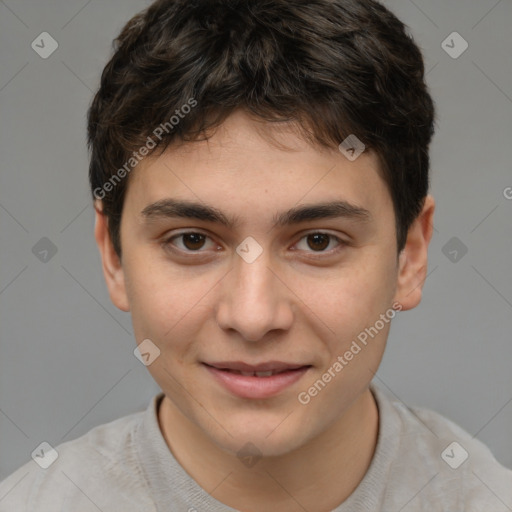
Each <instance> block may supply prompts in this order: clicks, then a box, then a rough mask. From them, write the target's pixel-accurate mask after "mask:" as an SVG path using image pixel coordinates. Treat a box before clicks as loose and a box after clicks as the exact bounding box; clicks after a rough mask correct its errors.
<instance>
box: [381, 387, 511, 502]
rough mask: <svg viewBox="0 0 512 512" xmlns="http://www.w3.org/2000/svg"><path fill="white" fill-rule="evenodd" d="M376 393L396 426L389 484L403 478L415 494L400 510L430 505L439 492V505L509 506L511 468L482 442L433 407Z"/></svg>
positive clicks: (407, 488)
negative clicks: (410, 403) (419, 505)
mask: <svg viewBox="0 0 512 512" xmlns="http://www.w3.org/2000/svg"><path fill="white" fill-rule="evenodd" d="M374 389H375V388H374ZM377 397H378V403H379V402H380V404H381V406H383V409H384V410H385V411H387V414H388V415H390V416H394V420H395V422H396V423H397V428H399V430H400V440H399V443H398V450H397V456H396V459H395V460H394V461H393V463H392V465H391V471H390V475H389V481H390V482H391V485H392V486H395V485H399V484H398V483H399V482H402V483H404V486H405V487H406V491H405V493H406V495H407V493H409V494H411V492H412V491H413V490H415V492H417V493H418V494H417V496H416V497H414V498H413V496H414V493H412V494H411V496H410V498H411V499H412V501H411V503H410V508H409V509H407V507H406V508H405V509H404V512H405V511H406V510H423V509H418V508H414V507H415V505H414V502H416V506H417V505H418V504H419V503H420V502H421V501H422V500H423V501H424V502H425V503H428V502H429V501H430V503H431V504H432V503H436V501H437V502H439V498H440V497H442V498H443V499H444V500H447V501H444V504H443V507H445V508H441V509H442V510H446V507H448V508H449V506H451V507H459V509H461V507H463V510H465V511H466V512H476V511H481V510H493V511H496V512H497V511H502V510H503V511H509V510H511V509H512V470H510V469H507V468H505V467H504V466H502V465H501V464H500V463H499V462H498V461H497V460H496V458H495V457H494V455H493V454H492V452H491V451H490V449H489V448H488V447H487V446H486V445H485V444H483V443H482V442H481V441H480V440H478V439H476V438H475V437H473V436H472V435H471V434H469V433H468V432H467V431H465V430H464V429H463V428H461V427H460V426H459V425H457V424H456V423H454V422H453V421H451V420H450V419H448V418H446V417H444V416H442V415H441V414H439V413H437V412H435V411H432V410H430V409H427V408H422V407H408V406H406V405H404V404H403V403H401V402H400V401H398V400H396V399H392V398H389V397H388V396H387V395H385V394H384V393H383V392H382V391H380V390H378V389H377ZM404 498H405V497H404ZM441 509H440V510H441ZM425 510H427V509H425ZM430 510H433V509H430Z"/></svg>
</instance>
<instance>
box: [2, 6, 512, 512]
mask: <svg viewBox="0 0 512 512" xmlns="http://www.w3.org/2000/svg"><path fill="white" fill-rule="evenodd" d="M116 43H117V44H116V50H115V54H114V56H113V57H112V59H111V60H110V62H109V63H108V64H107V66H106V67H105V70H104V72H103V75H102V79H101V87H100V89H99V91H98V93H97V94H96V96H95V98H94V101H93V103H92V106H91V108H90V111H89V119H88V134H89V144H90V149H91V153H92V154H91V165H90V180H91V188H92V192H93V196H94V200H95V208H96V227H95V236H96V241H97V243H98V247H99V250H100V253H101V257H102V261H103V272H104V275H105V279H106V283H107V286H108V289H109V292H110V297H111V299H112V301H113V303H114V304H115V305H116V306H117V307H118V308H120V309H121V310H123V311H130V313H131V316H132V320H133V326H134V331H135V336H136V342H137V345H138V355H139V357H140V359H141V361H142V362H144V364H146V365H147V367H148V370H149V371H150V373H151V375H152V376H153V377H154V379H155V380H156V382H157V383H158V385H159V386H160V387H161V389H162V391H163V392H162V393H161V394H160V395H158V396H156V397H155V398H154V399H153V400H152V402H151V404H150V405H149V407H148V409H147V410H146V412H141V413H136V414H132V415H130V416H127V417H124V418H120V419H118V420H116V421H114V422H112V423H109V424H106V425H102V426H99V427H97V428H95V429H93V430H91V431H90V432H89V433H88V434H86V435H85V436H83V437H81V438H79V439H76V440H74V441H71V442H67V443H64V444H62V445H60V446H58V447H57V448H56V450H57V452H58V455H59V456H58V459H57V460H56V461H55V462H53V464H51V465H50V466H49V467H48V468H47V469H43V468H40V467H39V466H38V465H37V464H35V463H34V462H33V461H31V462H30V463H28V464H27V465H25V466H23V467H22V468H20V469H19V470H18V471H16V472H15V473H14V474H13V475H11V476H10V477H9V478H8V479H7V480H5V481H4V482H3V483H2V485H1V486H0V498H2V499H1V501H0V510H1V511H2V512H3V511H5V512H7V511H27V512H28V511H30V512H35V511H40V512H46V511H56V510H59V511H60V510H66V511H68V510H69V511H80V512H82V511H89V510H91V511H92V510H95V511H98V510H100V511H104V512H107V511H119V512H129V511H137V512H139V511H148V512H149V511H164V510H165V511H172V512H182V511H189V512H191V511H198V512H203V511H205V512H206V511H209V512H213V511H215V512H221V511H233V510H239V511H244V512H267V511H279V512H294V511H310V512H326V511H332V510H334V511H336V512H362V511H386V512H387V511H399V510H400V511H404V512H405V511H423V510H425V511H426V510H428V511H429V512H433V511H451V512H454V511H465V512H469V511H474V512H476V511H481V512H484V511H485V512H488V511H491V510H492V511H493V512H500V511H506V510H512V471H510V470H508V469H506V468H504V467H502V466H501V465H500V464H499V463H498V462H497V461H496V460H495V458H494V457H493V455H492V454H491V452H490V451H489V450H488V448H486V447H485V446H484V445H483V444H482V443H481V442H479V441H478V440H476V439H473V438H472V437H471V436H470V435H469V434H468V433H467V432H465V431H464V430H462V429H461V428H460V427H458V426H456V425H455V424H453V423H452V422H450V421H449V420H448V419H445V418H443V417H441V416H440V415H438V414H436V413H434V412H432V411H429V410H425V409H409V408H407V407H404V406H403V405H402V404H400V403H398V402H395V401H392V400H391V399H390V398H388V396H386V395H385V394H384V393H383V392H382V391H381V390H380V389H379V388H378V387H377V386H375V385H374V384H373V383H372V382H371V381H372V377H373V376H374V374H375V372H376V371H377V369H378V366H379V363H380V361H381V358H382V355H383V351H384V348H385V344H386V340H387V337H388V334H389V329H390V325H391V320H392V319H393V318H394V317H395V315H396V314H397V312H398V311H405V310H409V309H411V308H414V307H416V306H417V305H418V304H419V302H420V300H421V293H422V286H423V283H424V280H425V278H426V273H427V249H428V244H429V241H430V238H431V234H432V221H433V213H434V200H433V198H432V197H431V196H430V195H428V185H429V179H428V170H429V154H428V147H429V144H430V141H431V138H432V135H433V131H434V130H433V124H434V118H435V116H434V105H433V102H432V99H431V97H430V95H429V94H428V91H427V88H426V85H425V82H424V68H423V60H422V56H421V53H420V51H419V49H418V48H417V46H416V45H415V43H414V42H413V40H412V39H411V37H410V36H409V35H408V34H407V32H406V28H405V27H404V25H403V24H402V23H401V22H400V21H399V20H397V19H396V17H394V16H393V14H391V13H390V12H389V11H388V10H386V9H385V8H384V7H383V6H382V5H380V4H379V3H377V2H375V1H373V0H343V1H342V0H315V1H313V2H309V1H308V2H304V1H285V0H248V1H237V0H213V1H212V0H209V1H206V0H198V1H185V0H174V1H172V0H165V1H164V0H160V1H157V2H155V3H154V4H152V5H151V6H150V7H149V8H148V9H147V10H146V11H144V12H142V13H140V14H138V15H137V16H135V17H134V18H133V19H132V20H131V21H130V22H129V23H128V24H127V25H126V26H125V28H124V29H123V31H122V33H121V34H120V36H119V37H118V39H117V40H116ZM42 456H45V454H42Z"/></svg>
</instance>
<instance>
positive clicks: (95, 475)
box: [0, 412, 154, 512]
mask: <svg viewBox="0 0 512 512" xmlns="http://www.w3.org/2000/svg"><path fill="white" fill-rule="evenodd" d="M143 415H144V412H138V413H134V414H130V415H128V416H124V417H122V418H119V419H116V420H114V421H112V422H109V423H105V424H103V425H99V426H97V427H95V428H93V429H91V430H90V431H89V432H87V433H86V434H85V435H83V436H81V437H79V438H77V439H75V440H73V441H68V442H66V443H62V444H60V445H58V446H56V447H55V448H54V449H53V450H54V451H52V449H51V448H50V447H49V446H43V447H41V450H40V455H39V456H37V457H35V458H37V459H38V461H39V463H36V462H35V460H30V461H29V462H27V463H26V464H24V465H23V466H21V467H20V468H19V469H17V470H16V471H15V472H14V473H12V474H11V475H10V476H8V477H7V478H6V479H5V480H4V481H2V482H1V483H0V512H8V511H9V512H11V511H14V510H16V511H19V512H25V511H27V512H28V511H30V512H46V511H48V512H49V511H55V510H63V511H64V510H80V511H84V512H86V511H87V512H88V511H89V510H91V511H95V512H97V510H109V511H112V512H114V511H115V512H117V511H119V512H128V511H132V510H134V511H135V510H137V511H139V510H144V511H148V512H149V511H151V512H152V511H153V510H154V508H153V506H152V505H151V502H149V500H148V498H147V496H148V492H147V489H146V488H145V477H144V475H143V474H142V469H141V467H140V465H139V462H138V459H137V451H136V446H135V444H134V435H135V434H136V431H137V428H138V427H139V425H140V423H141V421H142V419H143ZM36 455H38V454H36ZM55 457H56V458H55ZM53 459H55V460H53ZM45 466H47V467H46V468H45Z"/></svg>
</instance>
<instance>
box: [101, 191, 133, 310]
mask: <svg viewBox="0 0 512 512" xmlns="http://www.w3.org/2000/svg"><path fill="white" fill-rule="evenodd" d="M94 209H95V225H94V238H95V239H96V243H97V245H98V249H99V251H100V256H101V262H102V267H103V275H104V277H105V282H106V284H107V288H108V291H109V294H110V300H111V301H112V302H113V303H114V305H115V306H116V307H118V308H119V309H120V310H121V311H129V310H130V306H129V302H128V296H127V294H126V285H125V278H124V270H123V267H122V264H121V261H120V259H119V256H118V255H117V253H116V251H115V249H114V246H113V245H112V240H111V238H110V233H109V230H108V219H107V217H106V215H105V214H104V213H103V212H102V210H101V204H100V201H97V202H96V203H95V205H94Z"/></svg>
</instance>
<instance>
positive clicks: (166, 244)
mask: <svg viewBox="0 0 512 512" xmlns="http://www.w3.org/2000/svg"><path fill="white" fill-rule="evenodd" d="M185 235H202V236H204V237H206V238H208V239H210V240H211V237H210V236H209V235H207V234H206V233H202V232H201V231H184V232H182V233H178V234H175V235H172V236H171V237H168V238H166V239H165V240H164V241H163V242H162V245H163V247H164V248H165V249H170V250H171V251H172V252H174V253H179V254H201V253H204V252H206V251H203V250H201V249H199V250H197V251H192V250H188V249H185V250H184V249H177V248H176V247H174V246H173V244H172V242H173V241H174V240H175V239H179V238H182V237H183V236H185ZM311 235H325V236H327V237H329V239H330V240H329V243H330V241H331V240H335V241H336V242H337V243H338V245H337V246H336V247H335V248H334V249H331V250H329V251H306V252H308V253H311V254H313V255H315V254H318V255H325V254H327V255H329V256H332V255H334V254H336V253H338V252H339V251H340V250H341V249H343V248H344V247H345V246H347V245H348V243H347V242H345V241H344V240H342V239H341V238H339V237H337V236H335V235H333V234H331V233H327V232H325V231H311V232H309V233H306V234H305V235H303V236H302V237H301V238H300V239H299V241H298V242H297V244H298V243H299V242H300V241H301V240H303V239H305V238H307V237H308V236H311ZM297 244H295V245H297ZM313 257H314V258H317V257H318V256H313ZM320 257H322V256H320Z"/></svg>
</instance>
